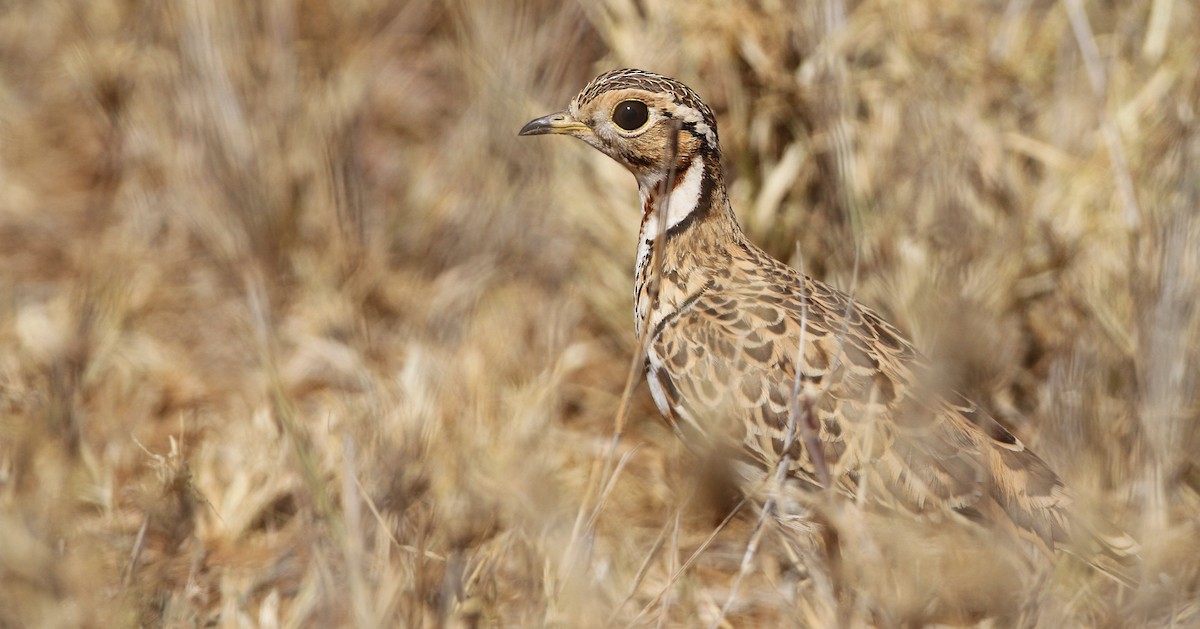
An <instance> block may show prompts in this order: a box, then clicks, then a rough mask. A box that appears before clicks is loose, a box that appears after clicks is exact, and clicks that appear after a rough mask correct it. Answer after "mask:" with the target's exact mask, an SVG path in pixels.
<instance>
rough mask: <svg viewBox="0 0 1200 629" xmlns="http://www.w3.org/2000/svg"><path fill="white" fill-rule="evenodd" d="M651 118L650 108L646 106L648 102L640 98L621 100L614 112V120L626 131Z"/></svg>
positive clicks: (639, 125)
mask: <svg viewBox="0 0 1200 629" xmlns="http://www.w3.org/2000/svg"><path fill="white" fill-rule="evenodd" d="M649 118H650V110H649V109H647V108H646V103H643V102H642V101H640V100H624V101H621V102H620V103H617V107H616V109H613V113H612V121H613V122H614V123H615V124H616V125H617V126H618V127H621V128H622V129H624V130H626V131H633V130H634V129H637V128H639V127H641V126H642V125H644V124H646V120H647V119H649Z"/></svg>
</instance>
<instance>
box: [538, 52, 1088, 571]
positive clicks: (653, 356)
mask: <svg viewBox="0 0 1200 629" xmlns="http://www.w3.org/2000/svg"><path fill="white" fill-rule="evenodd" d="M643 113H644V114H645V115H644V118H643ZM639 123H640V124H639ZM544 133H560V134H567V135H572V136H574V137H577V138H580V139H582V140H584V141H586V142H588V143H589V144H591V145H592V146H594V147H596V148H597V149H599V150H600V151H602V152H604V153H605V154H607V155H609V156H610V157H612V158H613V159H616V160H617V161H618V162H620V163H622V164H624V165H625V166H626V167H627V168H628V169H629V170H630V171H631V172H632V173H633V174H634V176H635V177H636V178H637V180H638V184H639V189H640V192H641V197H642V204H643V209H644V214H643V219H642V228H641V234H640V236H639V251H638V260H637V270H636V283H635V291H636V316H635V322H636V330H637V333H638V335H639V338H640V337H641V335H642V334H643V333H646V334H648V335H649V338H648V340H647V344H646V347H647V361H646V368H647V379H648V381H649V384H650V388H651V391H652V393H653V394H654V398H655V401H656V402H657V403H658V406H659V408H660V410H661V411H662V413H663V415H664V417H666V418H667V420H668V422H669V423H670V424H671V425H672V426H673V427H674V428H675V430H676V432H677V433H678V434H679V435H680V436H681V437H682V438H683V439H684V440H685V441H687V442H688V443H689V444H691V445H693V446H694V447H697V448H709V447H713V445H714V444H724V443H740V445H741V448H740V449H739V453H738V454H737V455H736V456H735V457H733V462H732V465H733V467H734V469H735V470H736V473H737V475H738V480H739V483H740V484H741V486H742V487H743V489H744V490H746V491H748V492H754V491H757V489H758V488H759V487H761V486H762V485H763V484H764V481H765V480H766V479H768V478H770V477H771V476H772V475H773V470H775V469H776V467H777V466H778V465H779V464H780V462H781V461H782V462H783V463H784V464H785V465H786V472H787V474H786V475H787V483H786V485H787V486H788V487H794V488H799V489H800V490H802V491H803V490H814V491H815V490H818V489H820V488H821V486H822V484H823V483H822V478H823V476H825V475H826V474H825V472H828V477H829V479H830V481H831V483H832V484H833V486H834V488H835V489H836V490H838V491H839V492H841V493H843V494H844V495H846V496H849V497H851V498H854V499H855V500H857V501H859V502H860V504H863V505H866V506H870V507H871V508H873V509H875V511H876V512H879V513H906V514H911V515H913V516H916V519H917V520H921V519H926V520H929V521H947V520H956V521H961V522H963V523H964V525H965V526H984V527H990V528H992V529H995V530H998V531H1003V532H1004V533H1005V534H1006V537H1007V538H1009V539H1012V540H1022V541H1023V542H1028V546H1032V547H1034V548H1036V549H1038V550H1036V551H1034V554H1036V555H1040V556H1042V557H1047V558H1048V557H1051V556H1052V555H1053V551H1054V549H1055V548H1056V547H1057V546H1059V545H1060V544H1061V543H1063V542H1064V541H1065V540H1066V539H1067V538H1068V536H1069V533H1070V530H1069V529H1070V525H1071V520H1070V518H1069V517H1068V510H1069V504H1070V499H1069V496H1068V495H1067V493H1066V491H1065V490H1064V488H1063V485H1062V483H1061V481H1060V480H1059V479H1058V477H1057V476H1056V475H1055V474H1054V472H1053V471H1051V470H1050V469H1049V467H1048V466H1047V465H1046V464H1045V463H1044V462H1043V461H1042V460H1041V459H1040V458H1038V457H1037V456H1036V455H1035V454H1034V453H1032V452H1031V451H1029V450H1028V449H1026V448H1025V446H1024V445H1023V444H1022V443H1021V441H1020V440H1018V439H1017V438H1016V437H1014V436H1013V435H1012V434H1011V433H1010V432H1009V431H1007V430H1006V429H1004V427H1002V426H1001V425H1000V424H998V423H997V422H996V421H995V420H993V419H992V418H991V417H989V416H988V415H987V414H986V413H985V412H983V411H982V410H980V409H979V408H978V407H977V406H976V405H975V404H973V403H971V402H970V401H968V400H966V399H964V398H963V397H961V396H959V395H957V394H953V393H949V392H942V391H939V390H938V387H937V386H936V385H935V384H934V382H935V380H934V379H933V378H932V376H931V375H930V373H931V370H930V369H929V368H928V366H927V364H926V361H925V360H924V359H923V358H922V357H921V355H920V354H919V353H918V352H917V351H916V350H915V349H914V348H913V346H912V345H911V344H910V343H909V342H908V341H907V340H905V338H904V337H903V335H901V334H900V332H899V331H898V330H896V328H894V327H892V326H891V325H889V324H888V323H887V322H885V321H884V320H883V319H882V318H880V317H879V316H878V315H877V314H875V313H874V312H872V311H871V310H870V309H869V308H867V307H865V306H863V305H861V304H859V303H857V302H855V301H854V300H853V299H852V298H850V297H849V296H848V295H846V294H845V293H843V292H840V291H838V290H836V289H834V288H831V287H829V286H827V285H826V284H823V283H821V282H819V281H817V280H814V279H812V278H809V277H806V276H802V275H800V274H798V273H797V272H796V271H794V270H793V269H792V268H790V267H788V266H787V265H785V264H783V263H781V262H779V261H777V260H775V259H773V258H771V257H770V256H769V255H768V254H766V253H765V252H764V251H763V250H762V249H760V248H758V247H757V246H755V245H754V244H753V243H751V242H750V241H749V240H748V239H747V238H746V236H745V235H744V234H743V232H742V230H741V229H740V227H739V226H738V224H737V221H736V219H735V217H734V214H733V211H732V209H731V208H730V205H729V200H728V197H727V194H726V191H725V182H724V177H723V174H722V171H721V162H720V150H719V145H718V141H717V130H716V120H715V117H714V115H713V113H712V110H711V109H709V107H708V106H707V105H705V104H704V103H703V102H701V101H700V99H699V97H698V96H697V95H696V94H695V92H693V91H692V90H691V89H689V88H688V87H686V86H684V85H683V84H681V83H679V82H678V81H675V80H673V79H669V78H667V77H663V76H660V75H657V74H653V73H650V72H644V71H640V70H617V71H614V72H609V73H606V74H603V75H601V76H599V77H597V78H596V79H595V80H593V81H592V82H591V83H590V84H589V85H588V86H587V87H585V88H584V89H583V90H582V91H581V92H580V94H579V96H577V97H576V98H575V99H574V100H573V101H572V103H571V105H570V108H569V109H568V110H567V111H565V112H561V113H558V114H552V115H549V116H546V117H543V118H539V119H537V120H534V121H532V122H530V123H529V124H528V125H526V126H525V128H523V129H522V130H521V134H522V135H537V134H544ZM676 134H677V135H676ZM673 135H674V136H675V141H674V142H672V136H673ZM656 278H657V281H656ZM655 289H657V290H655ZM793 402H796V404H795V407H796V408H798V409H800V412H799V413H796V412H794V411H793V412H792V414H789V409H790V408H792V407H793ZM797 415H799V416H800V417H799V418H797ZM796 421H808V422H809V423H810V425H811V428H812V433H813V434H815V436H816V439H815V441H814V442H812V444H811V445H810V446H808V447H806V442H805V441H804V440H803V439H801V438H800V436H799V435H798V434H797V431H798V429H797V427H796V423H795V422H796ZM789 431H790V433H789ZM810 447H812V448H816V449H818V450H819V452H816V453H815V454H816V455H817V458H818V459H823V462H816V463H814V457H813V455H814V452H810V451H809V448H810ZM799 502H800V503H802V502H803V501H799ZM784 509H785V511H786V510H788V509H792V510H793V511H796V510H799V511H803V506H802V504H792V505H790V506H789V505H784Z"/></svg>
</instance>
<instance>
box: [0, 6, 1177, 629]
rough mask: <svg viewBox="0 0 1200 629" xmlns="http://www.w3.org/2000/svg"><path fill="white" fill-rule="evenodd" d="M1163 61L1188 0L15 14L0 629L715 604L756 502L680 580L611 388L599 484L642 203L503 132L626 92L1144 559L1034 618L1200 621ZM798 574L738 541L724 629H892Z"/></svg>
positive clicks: (783, 254) (661, 439)
mask: <svg viewBox="0 0 1200 629" xmlns="http://www.w3.org/2000/svg"><path fill="white" fill-rule="evenodd" d="M1196 33H1200V9H1198V8H1197V6H1196V4H1195V3H1193V2H1188V1H1180V0H1152V1H1144V2H1109V1H1095V2H1088V3H1083V2H1082V1H1081V0H1065V1H1064V2H1050V1H1044V0H990V1H981V2H973V3H945V2H937V1H935V0H913V1H905V2H899V1H895V0H863V1H861V2H846V1H843V0H825V1H823V2H803V3H797V4H793V3H786V2H777V1H770V0H763V1H761V2H746V3H727V2H714V1H709V0H700V1H697V2H689V3H673V2H666V1H665V0H661V1H660V0H642V1H635V0H604V1H601V2H568V3H558V2H551V1H549V0H513V1H507V2H492V1H489V0H445V1H434V0H401V1H392V0H349V1H347V2H341V3H324V2H313V1H309V0H300V1H294V0H263V1H262V2H233V1H230V0H212V1H200V0H182V1H180V2H169V3H155V2H132V1H128V0H87V1H83V0H61V1H54V2H46V1H43V0H24V1H22V0H17V1H14V2H9V3H6V4H5V6H4V8H3V9H0V626H3V627H23V626H31V627H32V626H37V627H74V626H94V627H115V626H128V627H133V626H160V625H162V626H172V627H183V626H187V627H196V626H220V627H235V626H237V627H241V626H263V627H300V626H361V627H373V626H489V627H490V626H545V625H550V626H562V627H568V626H606V625H615V626H625V625H627V624H630V623H632V624H633V625H634V626H695V625H701V626H703V625H707V624H709V623H710V622H711V621H712V619H714V618H716V616H717V610H719V609H720V607H721V606H722V605H723V604H724V603H725V600H726V598H728V596H729V592H730V588H731V584H732V582H733V577H734V575H735V574H736V573H737V570H738V565H739V562H740V561H741V556H742V551H743V549H744V548H745V545H746V541H747V538H748V535H749V531H750V529H751V527H752V526H753V520H754V518H753V516H752V515H748V514H740V515H739V516H737V517H735V518H734V520H733V521H732V522H731V524H730V525H729V526H727V527H725V528H723V529H721V530H720V532H719V533H718V534H717V536H716V537H715V539H714V541H713V542H712V543H711V545H710V546H708V547H707V550H706V551H705V552H704V553H703V554H702V555H701V556H700V558H699V559H698V560H697V561H696V562H695V563H694V564H692V565H690V566H689V567H688V568H687V569H686V570H682V571H681V570H679V568H680V566H682V565H683V564H684V562H685V561H687V559H688V557H689V556H690V555H691V554H692V553H693V552H694V551H696V550H697V549H698V548H699V547H700V546H701V545H702V543H703V542H704V540H705V538H706V537H708V536H709V535H710V533H712V532H713V531H714V529H716V525H717V523H718V522H719V521H720V520H721V518H722V517H723V516H724V515H725V512H726V510H723V509H722V507H721V504H720V501H717V502H716V503H712V502H711V501H709V502H706V501H705V500H702V499H699V498H695V497H693V494H696V493H697V485H698V483H697V482H696V481H695V480H694V478H695V477H696V476H697V475H698V470H697V469H696V468H695V464H694V463H692V462H690V461H689V459H688V457H687V456H685V454H684V452H683V449H682V448H681V447H680V446H679V445H678V444H677V443H676V442H675V439H674V437H673V436H672V435H670V434H669V432H668V431H666V430H665V429H664V428H663V427H662V426H661V425H660V424H659V420H658V418H657V413H656V411H655V410H654V408H653V405H652V403H651V402H650V401H649V396H648V395H646V392H645V390H644V389H639V391H638V392H637V395H636V396H635V405H634V410H633V417H632V426H631V428H630V431H629V433H628V434H627V435H626V436H625V437H624V438H623V440H622V441H621V444H620V446H619V451H618V455H619V456H620V457H621V461H622V462H623V467H621V468H620V470H621V473H620V474H618V475H617V476H616V480H615V482H614V483H613V484H612V485H611V486H607V487H603V488H601V487H598V482H597V477H598V475H599V470H600V466H602V465H603V461H604V454H605V451H606V448H607V447H608V445H609V443H610V442H611V434H612V421H613V417H614V415H615V413H616V409H617V405H618V398H619V396H620V393H621V390H622V386H623V384H624V380H625V377H626V371H627V368H628V364H629V360H630V355H631V353H632V352H633V351H634V339H633V333H632V268H633V254H634V244H635V239H636V238H635V233H636V229H637V220H638V212H639V206H638V204H637V202H636V187H635V185H634V182H633V180H632V178H631V177H630V176H629V175H628V174H627V173H625V172H624V171H623V170H621V168H620V167H619V166H617V165H616V164H615V163H611V162H610V161H608V160H607V159H606V158H604V157H603V156H602V155H600V154H599V153H598V152H596V151H593V150H591V149H589V148H588V147H586V146H584V145H583V144H582V143H577V142H568V141H565V140H562V141H551V140H544V139H541V140H529V139H518V138H517V137H516V131H517V129H519V128H520V126H521V125H522V124H523V123H524V122H526V121H527V120H529V119H531V118H533V117H535V116H540V115H542V114H545V113H548V112H551V111H557V110H559V109H562V108H564V107H565V106H566V104H567V102H568V101H569V100H570V98H571V97H572V96H573V95H574V94H575V92H576V91H577V90H578V89H579V88H581V87H582V86H583V85H584V84H585V83H586V82H587V81H588V80H590V79H591V78H592V77H593V76H594V75H595V74H597V73H599V72H600V71H603V70H606V69H610V68H614V67H621V66H634V67H642V68H646V69H651V70H655V71H658V72H662V73H664V74H668V75H671V76H675V77H678V78H680V79H681V80H683V81H685V82H687V83H689V84H690V85H691V86H693V87H694V88H696V90H697V91H698V92H699V93H700V94H701V95H702V96H703V97H704V98H705V99H706V101H707V102H708V103H709V104H710V105H712V106H713V107H714V109H715V110H716V112H717V115H718V118H719V121H720V125H721V137H722V143H723V147H724V151H725V155H724V157H725V160H726V167H727V170H728V172H729V177H730V179H731V190H732V198H733V202H734V206H735V208H736V209H737V211H738V212H739V216H740V217H741V220H742V222H743V224H744V226H745V227H746V229H747V231H748V232H749V233H750V235H751V237H752V238H753V239H754V240H755V241H757V242H759V243H761V244H763V245H764V246H765V247H766V248H767V249H768V250H769V251H771V252H772V253H773V254H775V255H777V256H778V257H780V258H782V259H785V260H788V261H790V262H791V263H793V264H797V265H802V266H803V268H804V270H805V271H806V272H808V273H810V274H812V275H815V276H817V277H819V278H822V279H825V280H827V281H829V282H831V283H833V284H835V285H838V286H840V287H842V288H844V289H846V290H851V291H853V292H854V294H855V295H856V296H857V297H858V298H859V299H860V300H861V301H863V302H864V303H866V304H868V305H870V306H872V307H874V308H876V309H877V310H879V311H881V312H882V313H884V314H885V315H886V316H887V317H888V318H890V319H891V320H892V321H893V322H895V323H896V324H898V325H899V326H900V327H901V328H902V329H904V330H905V331H906V332H908V333H909V334H910V335H911V336H913V337H914V338H915V339H916V340H917V341H918V343H919V345H921V346H922V347H923V348H925V349H926V350H927V351H928V352H930V353H931V354H933V355H934V356H935V357H936V358H937V359H938V361H939V364H941V365H942V366H943V367H945V369H946V371H947V372H948V373H950V374H952V375H953V376H954V378H955V379H956V384H957V386H958V387H959V388H960V389H962V390H963V391H964V392H965V393H967V394H968V395H969V396H971V397H973V398H974V399H976V400H977V401H979V402H980V403H982V404H983V405H984V406H985V407H986V408H987V409H989V411H991V412H992V413H993V414H994V415H996V416H997V417H998V418H1000V419H1002V420H1003V421H1005V422H1006V423H1007V424H1009V425H1010V426H1012V427H1013V428H1014V429H1015V430H1016V431H1017V432H1018V434H1020V435H1021V436H1022V437H1023V438H1024V439H1025V440H1026V441H1027V442H1029V443H1031V444H1032V446H1033V447H1034V448H1035V449H1036V451H1038V452H1039V453H1040V454H1041V455H1042V456H1043V457H1044V458H1045V459H1047V460H1048V461H1049V462H1050V463H1051V465H1052V466H1053V467H1054V468H1055V469H1057V470H1058V471H1059V473H1060V474H1061V475H1063V476H1064V478H1065V479H1066V481H1067V483H1068V484H1069V485H1070V486H1071V487H1072V488H1073V489H1074V490H1075V491H1076V493H1077V494H1078V496H1079V500H1080V502H1081V504H1083V505H1085V506H1086V508H1088V509H1091V510H1094V511H1097V512H1101V513H1103V514H1104V515H1105V517H1106V518H1107V519H1109V520H1111V521H1113V522H1115V523H1117V524H1119V525H1121V526H1123V527H1124V528H1125V529H1127V530H1129V531H1130V532H1131V533H1134V534H1135V535H1136V536H1137V537H1139V538H1140V539H1141V540H1142V542H1143V545H1144V547H1143V557H1144V559H1145V563H1146V567H1145V573H1144V574H1143V585H1142V587H1141V589H1140V590H1139V591H1138V592H1137V593H1135V594H1133V595H1126V596H1124V597H1121V598H1115V597H1108V596H1104V595H1102V594H1101V593H1102V592H1105V591H1106V590H1105V589H1104V586H1103V585H1101V584H1099V582H1098V581H1097V578H1095V577H1094V576H1093V577H1088V576H1086V575H1085V576H1079V575H1067V576H1062V575H1055V576H1056V579H1055V581H1054V585H1055V587H1052V588H1049V589H1046V590H1039V591H1037V592H1036V595H1033V594H1031V595H1030V596H1029V597H1028V600H1027V601H1025V602H1024V604H1023V605H1022V609H1021V613H1020V618H1021V619H1022V620H1023V622H1026V623H1027V624H1028V625H1030V626H1061V625H1063V624H1066V625H1075V626H1080V625H1083V626H1129V625H1134V624H1151V625H1161V624H1169V623H1172V622H1173V623H1175V626H1197V625H1200V615H1198V610H1197V602H1196V601H1197V597H1198V593H1200V465H1198V461H1200V458H1198V455H1197V454H1196V453H1197V452H1198V451H1200V430H1197V428H1196V419H1197V415H1198V413H1200V404H1198V401H1197V391H1196V385H1197V378H1198V376H1200V313H1198V311H1197V301H1198V299H1200V215H1198V213H1200V128H1198V125H1197V118H1196V116H1197V107H1198V105H1200V77H1198V73H1197V69H1196V68H1197V66H1196V60H1197V59H1198V58H1200V39H1197V37H1196ZM797 250H798V251H799V252H800V258H799V259H797V258H796V255H795V252H796V251H797ZM856 259H857V272H855V269H856ZM597 502H602V505H601V508H599V509H595V505H596V504H597ZM592 513H597V514H598V516H597V517H595V518H594V520H593V519H591V517H590V516H591V514H592ZM673 575H674V576H676V577H677V579H675V580H673V581H672V580H671V579H672V578H673ZM820 577H821V575H815V577H814V578H813V579H812V580H811V581H812V582H814V583H816V584H817V585H816V586H813V585H805V584H803V583H801V584H800V585H799V586H797V584H796V576H795V570H793V569H790V568H789V565H788V561H787V560H786V558H784V557H782V556H780V554H779V553H778V552H776V551H773V550H772V549H770V548H766V549H764V550H763V551H762V552H760V553H759V554H758V556H756V557H755V560H754V563H753V572H752V573H751V574H750V575H749V577H748V578H747V579H746V580H745V581H744V582H743V583H742V584H741V586H740V588H739V590H738V592H737V598H736V602H735V604H734V605H732V606H731V609H730V614H729V615H728V616H727V623H728V624H729V625H730V626H792V625H802V624H809V625H811V626H829V625H830V624H832V623H836V622H840V623H842V624H845V625H851V626H857V625H860V624H869V623H879V624H887V623H886V622H885V621H887V620H888V619H889V618H893V616H891V615H889V609H888V606H889V601H888V600H887V599H886V598H876V599H870V598H869V597H863V596H859V597H855V596H854V591H853V587H850V588H849V591H840V590H837V588H834V589H832V590H831V589H828V588H824V589H823V588H822V587H820V584H822V583H828V581H829V580H828V579H822V578H820ZM922 578H926V579H930V580H932V583H933V586H934V587H935V588H936V587H939V584H938V582H937V579H938V578H939V575H923V576H922ZM835 585H836V584H835ZM946 585H947V586H949V585H951V584H946Z"/></svg>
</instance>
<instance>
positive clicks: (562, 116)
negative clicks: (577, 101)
mask: <svg viewBox="0 0 1200 629" xmlns="http://www.w3.org/2000/svg"><path fill="white" fill-rule="evenodd" d="M584 131H589V129H588V126H587V125H585V124H583V123H582V122H579V121H578V120H575V119H574V118H572V117H571V116H570V115H568V114H567V112H565V111H560V112H558V113H555V114H550V115H548V116H542V117H541V118H538V119H536V120H530V121H529V122H528V123H526V125H525V126H523V127H521V130H520V131H518V132H517V135H545V134H547V133H554V134H556V135H579V134H580V133H581V132H584Z"/></svg>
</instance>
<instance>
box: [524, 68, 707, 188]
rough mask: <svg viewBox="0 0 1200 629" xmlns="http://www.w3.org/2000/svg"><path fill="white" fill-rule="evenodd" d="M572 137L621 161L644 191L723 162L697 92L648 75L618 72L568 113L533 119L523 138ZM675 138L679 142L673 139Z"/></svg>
mask: <svg viewBox="0 0 1200 629" xmlns="http://www.w3.org/2000/svg"><path fill="white" fill-rule="evenodd" d="M551 133H552V134H558V135H570V136H574V137H576V138H579V139H580V140H583V141H584V142H587V143H588V144H591V145H592V146H594V147H596V148H597V149H599V150H600V151H601V152H602V153H604V154H605V155H608V156H609V157H611V158H613V159H615V160H617V161H618V162H620V163H621V164H623V165H624V166H625V167H626V168H628V169H629V170H630V172H632V173H633V175H634V176H635V177H637V180H638V184H639V186H640V187H641V188H642V189H643V191H649V190H653V189H655V188H656V187H657V186H659V185H660V184H661V182H662V181H663V180H664V179H665V178H666V176H667V173H668V172H670V171H671V170H672V167H674V172H675V173H677V176H681V175H682V174H683V173H685V172H687V171H688V167H689V166H690V165H692V162H693V160H695V159H696V158H697V157H702V158H704V157H708V158H710V159H705V160H704V161H708V162H710V165H712V166H715V165H716V161H718V160H719V157H718V155H719V153H718V144H717V122H716V118H715V117H714V116H713V112H712V110H711V109H709V107H708V105H705V104H704V102H702V101H701V100H700V97H699V96H697V95H696V93H695V92H693V91H692V89H691V88H689V87H688V86H686V85H684V84H683V83H680V82H679V81H676V80H675V79H671V78H668V77H665V76H662V75H660V74H655V73H653V72H647V71H645V70H632V69H625V70H613V71H611V72H605V73H604V74H601V75H600V76H598V77H596V78H595V79H593V80H592V82H591V83H589V84H588V85H587V87H585V88H583V90H582V91H580V92H579V95H578V96H576V97H575V99H574V100H572V101H571V105H570V106H569V107H568V108H567V109H566V111H560V112H558V113H553V114H550V115H547V116H542V117H541V118H537V119H535V120H531V121H530V122H529V123H528V124H526V125H525V126H524V127H522V128H521V131H520V135H543V134H551ZM672 136H675V138H676V139H675V140H672Z"/></svg>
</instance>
